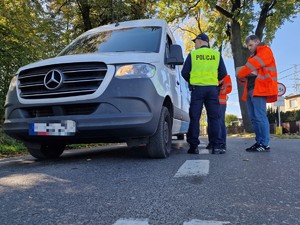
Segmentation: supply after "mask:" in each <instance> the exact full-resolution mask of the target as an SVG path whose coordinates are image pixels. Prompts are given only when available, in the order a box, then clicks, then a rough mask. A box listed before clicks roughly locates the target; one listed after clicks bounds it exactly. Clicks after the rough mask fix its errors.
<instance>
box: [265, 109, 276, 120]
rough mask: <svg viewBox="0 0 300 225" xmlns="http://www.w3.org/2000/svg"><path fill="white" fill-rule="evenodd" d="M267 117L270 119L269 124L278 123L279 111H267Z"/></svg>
mask: <svg viewBox="0 0 300 225" xmlns="http://www.w3.org/2000/svg"><path fill="white" fill-rule="evenodd" d="M267 117H268V119H269V123H276V121H277V118H278V113H277V110H274V109H272V108H268V109H267Z"/></svg>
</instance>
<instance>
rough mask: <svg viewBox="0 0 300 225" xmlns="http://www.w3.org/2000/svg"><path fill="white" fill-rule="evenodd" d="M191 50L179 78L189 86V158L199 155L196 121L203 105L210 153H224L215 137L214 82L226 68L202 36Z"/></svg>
mask: <svg viewBox="0 0 300 225" xmlns="http://www.w3.org/2000/svg"><path fill="white" fill-rule="evenodd" d="M193 42H195V50H193V51H192V52H191V53H190V54H189V55H188V56H187V58H186V60H185V62H184V65H183V68H182V71H181V75H182V77H183V78H184V79H185V80H186V81H187V82H188V83H189V84H190V87H191V103H190V109H189V115H190V124H189V129H188V133H187V142H188V143H189V145H190V148H189V150H188V153H189V154H199V150H198V145H199V144H200V141H199V120H200V117H201V113H202V108H203V104H204V106H205V108H206V111H207V116H208V119H209V121H210V122H211V124H210V126H211V138H212V139H211V143H212V153H213V154H214V153H220V154H223V153H225V149H223V148H222V147H221V144H222V143H221V142H222V141H221V140H220V136H219V132H220V129H219V123H218V119H219V88H218V81H219V80H222V79H223V78H224V77H225V76H226V75H227V71H226V67H225V64H224V61H223V58H222V56H221V54H220V53H219V52H218V51H215V50H213V49H211V48H210V47H209V38H208V36H207V35H206V34H204V33H202V34H199V35H198V36H197V37H196V38H195V39H194V40H193Z"/></svg>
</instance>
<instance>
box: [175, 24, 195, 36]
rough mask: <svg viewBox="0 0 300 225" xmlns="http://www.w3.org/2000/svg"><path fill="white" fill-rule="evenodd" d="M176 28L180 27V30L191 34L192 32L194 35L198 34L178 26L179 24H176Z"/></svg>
mask: <svg viewBox="0 0 300 225" xmlns="http://www.w3.org/2000/svg"><path fill="white" fill-rule="evenodd" d="M177 28H178V29H180V30H182V31H185V32H189V33H192V34H194V35H196V36H197V35H198V34H195V33H194V32H193V31H191V30H188V29H185V28H182V27H180V26H178V27H177Z"/></svg>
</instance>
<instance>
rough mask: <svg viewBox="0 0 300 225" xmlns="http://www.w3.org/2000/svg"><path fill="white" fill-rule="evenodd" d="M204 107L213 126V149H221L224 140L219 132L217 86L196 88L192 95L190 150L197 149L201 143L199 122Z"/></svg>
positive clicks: (189, 131)
mask: <svg viewBox="0 0 300 225" xmlns="http://www.w3.org/2000/svg"><path fill="white" fill-rule="evenodd" d="M203 105H204V106H205V108H206V112H207V117H208V120H209V121H210V126H211V128H210V129H211V144H212V146H213V148H219V147H221V144H222V140H221V139H220V136H219V132H220V127H219V107H220V105H219V92H218V87H217V86H194V88H193V89H192V93H191V103H190V109H189V115H190V125H189V130H188V133H187V142H188V143H189V144H190V148H197V147H198V145H199V144H200V141H199V133H200V131H199V122H200V118H201V113H202V109H203Z"/></svg>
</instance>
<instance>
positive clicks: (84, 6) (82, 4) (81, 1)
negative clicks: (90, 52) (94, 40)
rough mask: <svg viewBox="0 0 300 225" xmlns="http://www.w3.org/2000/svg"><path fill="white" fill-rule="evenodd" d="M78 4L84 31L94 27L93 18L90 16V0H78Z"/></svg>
mask: <svg viewBox="0 0 300 225" xmlns="http://www.w3.org/2000/svg"><path fill="white" fill-rule="evenodd" d="M77 4H78V7H79V9H80V12H81V16H82V20H83V25H84V31H88V30H90V29H92V28H93V27H92V22H91V18H90V9H91V6H90V5H89V2H88V1H86V0H77Z"/></svg>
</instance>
